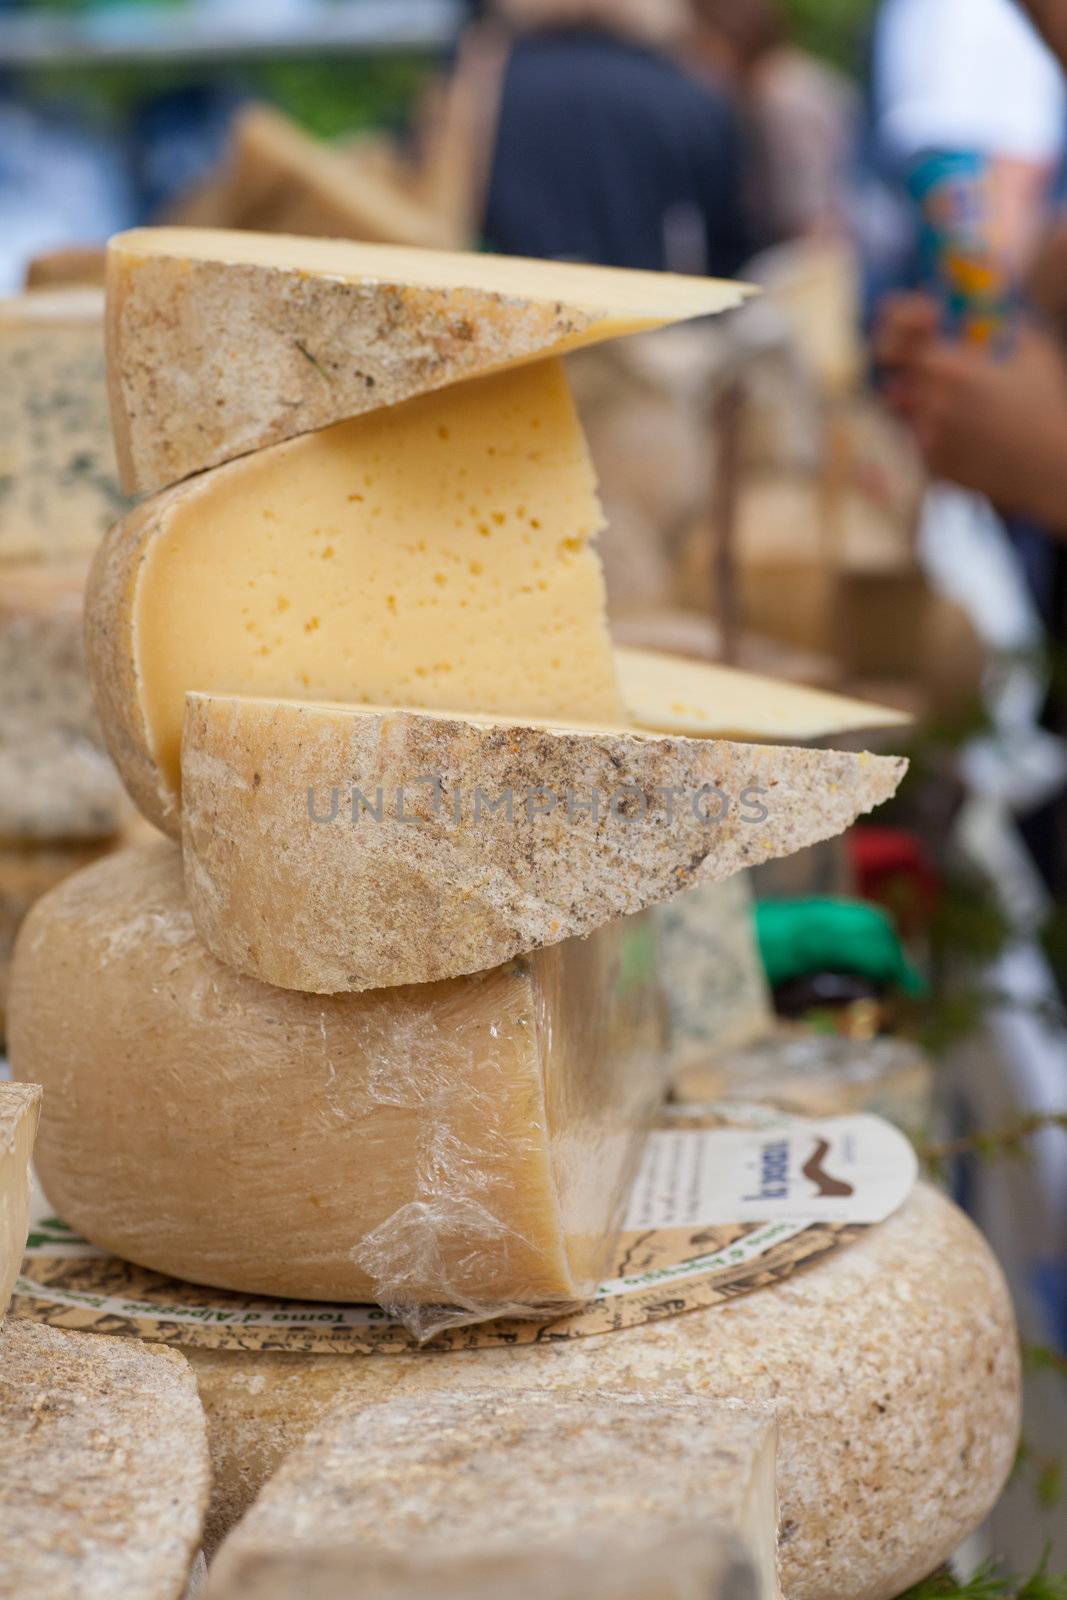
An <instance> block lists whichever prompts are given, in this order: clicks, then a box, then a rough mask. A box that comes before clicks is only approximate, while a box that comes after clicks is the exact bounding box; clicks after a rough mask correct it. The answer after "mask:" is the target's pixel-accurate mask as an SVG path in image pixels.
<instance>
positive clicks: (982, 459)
mask: <svg viewBox="0 0 1067 1600" xmlns="http://www.w3.org/2000/svg"><path fill="white" fill-rule="evenodd" d="M874 110H875V127H876V132H877V136H878V140H879V144H880V148H881V153H882V157H883V162H884V165H885V167H886V169H887V170H890V171H892V172H894V173H895V175H896V177H897V179H898V181H899V183H900V185H901V187H902V189H903V190H904V191H905V192H906V193H907V194H908V195H909V198H910V203H911V207H912V222H913V245H914V249H913V254H912V260H911V263H910V268H909V270H908V271H907V272H905V273H902V274H901V280H902V282H903V283H904V284H905V286H906V287H907V292H904V293H901V294H897V295H893V296H890V297H888V298H887V299H886V300H885V302H884V303H883V305H882V306H881V308H880V313H879V318H878V325H877V329H876V335H875V355H876V359H877V360H878V361H879V362H880V363H881V364H882V366H883V367H884V368H885V369H886V370H887V372H888V374H889V394H890V397H891V399H892V400H893V402H894V403H895V405H896V407H897V409H898V410H899V411H900V412H901V413H902V414H903V415H904V417H905V418H906V419H907V420H908V421H909V422H910V424H911V426H912V428H913V431H914V433H915V436H916V439H917V441H918V443H919V446H920V448H921V450H922V453H923V456H924V458H925V461H926V465H927V467H928V468H929V470H930V472H931V473H932V474H933V476H934V477H935V478H938V479H942V480H947V481H949V482H951V483H955V484H957V485H959V486H960V487H962V488H964V489H970V490H974V491H976V492H978V493H980V494H984V495H985V496H986V497H987V498H988V500H989V501H991V502H992V504H993V505H994V506H995V507H996V509H997V510H998V511H999V512H1000V513H1001V515H1002V516H1003V517H1004V518H1005V519H1006V525H1007V528H1008V532H1009V534H1010V536H1011V540H1012V543H1013V545H1014V547H1015V550H1016V553H1017V555H1018V557H1019V560H1020V562H1021V564H1022V567H1023V569H1024V571H1025V573H1026V576H1027V579H1028V581H1029V585H1030V588H1031V591H1032V593H1033V596H1034V599H1035V601H1036V602H1037V605H1038V608H1039V610H1040V612H1041V615H1042V617H1043V618H1044V621H1045V624H1046V627H1047V628H1048V630H1049V632H1050V635H1051V637H1052V638H1053V640H1054V641H1055V642H1056V644H1057V646H1059V647H1062V646H1063V644H1064V643H1065V642H1067V548H1065V546H1067V471H1065V467H1067V360H1065V353H1064V352H1065V347H1064V345H1063V343H1062V341H1061V339H1060V338H1058V337H1057V336H1056V334H1055V333H1054V332H1053V331H1051V330H1050V329H1049V328H1048V327H1047V326H1046V325H1044V324H1043V323H1042V321H1040V320H1039V314H1040V313H1042V312H1048V311H1053V310H1054V309H1055V308H1054V306H1053V305H1052V304H1051V302H1052V301H1053V300H1054V299H1056V298H1057V297H1059V298H1061V299H1065V297H1064V295H1063V291H1062V290H1061V289H1059V288H1058V284H1057V276H1058V275H1057V273H1056V272H1055V271H1051V272H1050V270H1049V267H1048V262H1047V247H1043V246H1042V244H1041V240H1042V235H1043V234H1046V233H1047V230H1048V228H1049V224H1050V222H1051V219H1052V215H1053V205H1054V195H1055V191H1056V184H1057V180H1058V178H1060V177H1061V176H1062V172H1063V167H1064V156H1065V136H1067V92H1065V84H1064V75H1063V72H1062V70H1061V68H1060V66H1059V64H1058V62H1057V61H1056V59H1055V57H1054V56H1053V55H1052V53H1051V52H1050V50H1049V49H1048V48H1047V46H1046V44H1045V43H1044V42H1043V41H1042V40H1041V38H1040V37H1039V35H1038V34H1037V32H1036V31H1035V29H1034V28H1033V26H1032V25H1031V23H1030V21H1029V19H1028V18H1027V16H1026V14H1025V12H1024V11H1023V9H1022V7H1020V6H1018V5H1016V4H1015V3H1014V0H885V3H884V4H883V6H882V9H881V12H880V14H879V18H878V27H877V31H876V35H875V48H874ZM1043 258H1044V259H1043ZM1060 281H1062V279H1061V280H1060ZM1042 284H1044V287H1042ZM916 285H921V286H922V289H921V292H916V288H915V286H916ZM1042 302H1044V303H1042ZM1065 307H1067V299H1065ZM1063 309H1064V308H1061V312H1062V310H1063ZM1047 720H1048V722H1049V725H1051V726H1052V727H1054V728H1056V729H1057V730H1062V728H1063V726H1064V717H1063V707H1062V706H1057V705H1056V704H1055V703H1053V704H1051V705H1050V707H1049V708H1048V713H1047ZM1065 813H1067V805H1065V802H1064V798H1063V797H1062V796H1061V797H1059V798H1058V799H1056V800H1054V801H1053V802H1052V803H1051V805H1050V806H1048V807H1045V806H1042V807H1040V808H1039V809H1038V810H1037V811H1035V812H1033V813H1031V815H1030V816H1029V817H1028V818H1027V819H1025V820H1024V823H1023V826H1024V832H1026V834H1027V837H1028V840H1029V842H1030V844H1031V848H1032V851H1033V853H1034V856H1035V859H1036V860H1037V862H1038V864H1039V866H1040V868H1041V870H1042V872H1043V874H1044V876H1045V878H1046V881H1047V882H1048V883H1049V884H1050V886H1051V887H1052V888H1053V890H1054V891H1062V889H1063V888H1064V887H1065V878H1067V850H1065V843H1067V835H1065V826H1064V824H1065V821H1067V815H1065Z"/></svg>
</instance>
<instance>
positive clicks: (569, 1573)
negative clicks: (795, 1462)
mask: <svg viewBox="0 0 1067 1600" xmlns="http://www.w3.org/2000/svg"><path fill="white" fill-rule="evenodd" d="M765 1593H766V1591H765V1590H762V1589H761V1588H760V1582H759V1576H758V1574H757V1573H756V1572H755V1570H754V1568H753V1565H752V1558H751V1555H750V1554H749V1552H748V1551H747V1550H746V1549H745V1546H744V1545H743V1544H742V1543H741V1542H740V1540H738V1539H735V1538H732V1537H731V1536H730V1535H729V1534H728V1533H724V1532H723V1531H722V1530H721V1529H720V1528H717V1527H715V1526H714V1525H709V1524H707V1523H696V1524H694V1525H693V1526H691V1527H673V1526H672V1527H671V1528H670V1529H669V1531H667V1532H664V1533H661V1534H659V1535H656V1534H650V1535H649V1537H648V1538H647V1539H640V1540H635V1539H634V1538H633V1537H632V1536H631V1538H630V1539H629V1540H620V1539H619V1538H617V1537H614V1536H608V1537H600V1538H597V1537H595V1536H593V1535H589V1534H584V1535H580V1536H576V1537H575V1538H574V1539H573V1540H570V1541H568V1542H567V1543H566V1544H561V1545H553V1546H552V1547H551V1548H550V1549H548V1550H545V1549H539V1548H535V1547H533V1546H531V1547H530V1548H529V1549H525V1550H522V1551H509V1552H508V1553H507V1554H506V1555H485V1556H481V1555H465V1556H457V1555H454V1554H452V1553H446V1554H443V1555H437V1556H435V1557H434V1558H433V1559H426V1558H420V1557H419V1556H417V1555H405V1556H380V1555H378V1556H376V1555H371V1554H369V1553H368V1552H367V1551H366V1550H363V1549H361V1548H360V1547H359V1546H351V1545H350V1546H347V1547H346V1548H344V1549H338V1550H329V1551H319V1550H316V1551H304V1552H303V1553H302V1554H299V1555H296V1554H292V1553H289V1552H284V1553H282V1552H278V1551H272V1552H271V1553H270V1554H269V1555H262V1554H259V1553H258V1552H255V1551H252V1552H249V1553H248V1554H243V1555H235V1558H234V1560H233V1561H232V1562H230V1563H228V1564H227V1568H226V1573H225V1576H224V1577H223V1578H222V1579H221V1580H220V1579H218V1578H217V1577H216V1578H215V1579H214V1580H213V1581H212V1583H211V1584H210V1585H209V1587H208V1589H207V1590H206V1591H205V1594H204V1600H293V1596H294V1595H299V1596H300V1600H353V1596H354V1595H357V1594H358V1596H359V1600H501V1596H503V1595H506V1596H507V1600H761V1597H762V1596H763V1595H764V1594H765Z"/></svg>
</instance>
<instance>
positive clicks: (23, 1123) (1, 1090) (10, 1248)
mask: <svg viewBox="0 0 1067 1600" xmlns="http://www.w3.org/2000/svg"><path fill="white" fill-rule="evenodd" d="M40 1114H41V1089H40V1085H39V1084H36V1083H0V1323H2V1322H3V1319H4V1314H5V1312H6V1311H7V1306H8V1301H9V1300H10V1299H11V1291H12V1289H13V1288H14V1286H15V1279H16V1278H17V1277H18V1272H19V1267H20V1266H21V1265H22V1255H23V1251H24V1250H25V1248H26V1234H27V1231H28V1228H29V1207H30V1156H31V1155H32V1153H33V1141H34V1137H35V1135H36V1133H37V1122H38V1118H39V1117H40Z"/></svg>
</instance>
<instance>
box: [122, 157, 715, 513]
mask: <svg viewBox="0 0 1067 1600" xmlns="http://www.w3.org/2000/svg"><path fill="white" fill-rule="evenodd" d="M337 159H340V158H337ZM745 293H746V291H745V290H744V289H743V288H741V287H740V286H739V285H737V284H732V283H717V282H715V281H714V280H712V279H707V278H679V277H674V276H671V275H669V274H666V273H657V272H624V271H620V270H618V269H613V268H606V267H586V266H572V265H570V264H568V263H563V262H549V261H524V260H520V259H518V258H516V257H506V256H493V255H474V254H450V253H447V252H438V251H435V250H418V249H403V248H397V247H393V246H391V245H373V244H354V243H349V242H348V241H344V240H338V239H303V238H296V237H293V236H290V235H279V234H259V233H243V232H242V233H238V232H226V231H224V230H221V229H220V230H216V229H194V228H138V229H134V230H133V231H132V232H130V233H120V234H118V235H116V237H115V238H113V239H112V240H111V243H110V246H109V249H108V359H109V370H110V375H111V393H112V408H113V414H114V418H115V434H116V442H117V447H118V455H119V461H120V463H121V467H122V476H123V481H124V483H125V485H126V487H127V489H128V490H130V491H131V492H133V491H137V492H144V491H148V490H154V489H159V488H161V487H163V486H164V485H165V484H170V483H177V482H178V481H179V480H180V479H182V478H186V477H188V476H189V475H190V474H191V473H194V472H199V471H200V470H201V469H202V468H203V467H211V466H216V465H218V464H219V463H220V462H223V461H229V460H232V458H233V457H234V456H239V455H245V454H247V453H248V452H250V451H253V450H261V449H262V448H263V446H264V445H270V444H277V443H279V442H280V441H281V440H283V439H291V438H293V437H294V435H296V434H298V433H307V432H309V431H311V430H313V429H316V428H324V427H326V426H328V425H329V424H330V423H334V422H340V421H342V420H343V419H345V418H348V417H354V416H357V415H359V414H361V413H362V412H365V411H372V410H377V409H378V408H380V407H382V406H391V405H395V404H396V403H397V402H398V401H400V400H408V399H410V398H411V397H412V396H413V395H417V394H425V393H427V392H428V391H429V390H433V389H441V388H443V387H445V386H446V385H448V384H454V383H458V382H459V381H460V380H464V379H467V378H476V377H479V376H480V375H482V374H484V373H488V372H497V371H499V370H501V369H502V368H504V367H509V366H514V365H516V364H517V363H520V362H527V361H531V360H535V359H537V358H538V357H540V356H549V355H562V354H564V353H565V352H566V351H567V350H574V349H577V348H578V347H579V346H580V345H587V344H594V343H597V342H599V341H601V340H604V339H613V338H617V337H619V336H620V335H622V334H627V333H635V332H637V331H638V330H639V329H642V328H658V327H662V326H663V325H664V324H665V323H669V322H681V321H684V320H685V319H687V318H689V317H699V316H705V315H708V314H710V313H714V312H719V311H725V310H728V309H729V308H731V307H733V306H737V305H739V304H740V303H741V301H742V300H743V299H744V296H745Z"/></svg>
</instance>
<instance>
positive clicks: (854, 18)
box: [782, 0, 876, 76]
mask: <svg viewBox="0 0 1067 1600" xmlns="http://www.w3.org/2000/svg"><path fill="white" fill-rule="evenodd" d="M782 7H783V10H784V11H785V12H786V14H787V15H788V17H789V19H790V22H791V24H792V27H793V35H794V38H795V39H796V41H797V43H798V44H802V45H804V46H805V47H806V48H807V49H808V50H812V51H814V52H815V54H816V55H819V56H825V57H826V59H827V60H828V61H833V62H834V63H835V64H836V65H837V66H839V67H843V68H844V69H845V71H846V72H851V73H854V74H855V75H856V76H862V74H863V68H864V56H865V53H866V41H867V37H868V34H869V31H870V26H871V21H872V19H873V16H874V12H875V9H876V0H782Z"/></svg>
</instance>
